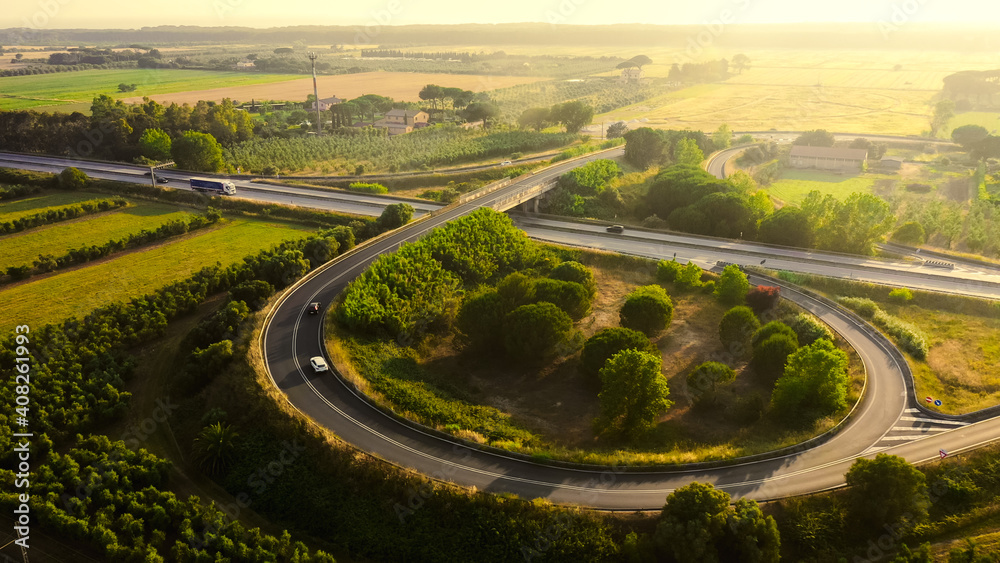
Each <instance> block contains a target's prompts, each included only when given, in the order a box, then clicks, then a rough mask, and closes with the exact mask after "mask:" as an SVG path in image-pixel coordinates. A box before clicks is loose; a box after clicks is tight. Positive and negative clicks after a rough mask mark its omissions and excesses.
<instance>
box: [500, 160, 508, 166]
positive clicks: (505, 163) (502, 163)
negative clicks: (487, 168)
mask: <svg viewBox="0 0 1000 563" xmlns="http://www.w3.org/2000/svg"><path fill="white" fill-rule="evenodd" d="M510 165H511V162H510V161H509V160H505V161H503V162H501V163H500V166H510Z"/></svg>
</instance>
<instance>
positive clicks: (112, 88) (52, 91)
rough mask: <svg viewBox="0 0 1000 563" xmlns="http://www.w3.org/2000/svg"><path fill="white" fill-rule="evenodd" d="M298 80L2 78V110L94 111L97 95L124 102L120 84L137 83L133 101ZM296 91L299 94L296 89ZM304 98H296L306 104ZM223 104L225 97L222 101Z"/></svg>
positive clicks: (182, 74)
mask: <svg viewBox="0 0 1000 563" xmlns="http://www.w3.org/2000/svg"><path fill="white" fill-rule="evenodd" d="M298 78H299V77H298V76H292V75H284V74H255V73H246V72H206V71H200V70H169V69H135V70H84V71H80V72H72V73H66V72H59V73H54V74H36V75H30V76H9V77H6V78H0V92H2V93H0V109H37V110H39V111H53V110H57V111H65V112H69V111H86V112H89V110H90V104H91V101H92V100H93V98H94V97H95V96H98V95H100V94H107V95H109V96H111V97H113V98H122V97H124V94H123V93H121V92H119V91H118V84H120V83H125V84H136V85H137V89H136V91H135V93H129V97H132V98H133V101H142V96H150V97H155V96H156V95H162V94H170V93H176V92H186V91H191V90H204V89H207V88H217V87H219V86H221V85H226V87H227V90H230V89H231V90H234V91H236V90H239V87H247V86H250V85H254V84H261V83H268V82H287V81H289V80H292V79H298ZM292 91H294V90H292ZM305 96H306V94H305V93H302V94H300V95H298V96H296V97H297V98H303V99H305ZM219 99H220V100H221V98H219ZM194 101H197V99H195V100H194Z"/></svg>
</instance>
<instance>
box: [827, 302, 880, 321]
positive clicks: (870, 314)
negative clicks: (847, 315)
mask: <svg viewBox="0 0 1000 563" xmlns="http://www.w3.org/2000/svg"><path fill="white" fill-rule="evenodd" d="M837 302H838V303H840V304H841V305H843V306H844V307H847V308H848V309H850V310H852V311H854V312H855V313H857V314H859V315H861V316H862V317H864V318H866V319H868V320H872V318H874V317H875V312H876V311H878V310H879V306H878V304H877V303H875V302H874V301H872V300H871V299H868V298H867V297H839V298H837Z"/></svg>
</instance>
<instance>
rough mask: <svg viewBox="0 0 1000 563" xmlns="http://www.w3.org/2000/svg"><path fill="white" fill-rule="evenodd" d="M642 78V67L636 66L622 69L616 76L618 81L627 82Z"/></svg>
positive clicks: (637, 80)
mask: <svg viewBox="0 0 1000 563" xmlns="http://www.w3.org/2000/svg"><path fill="white" fill-rule="evenodd" d="M641 79H642V69H641V68H637V67H629V68H623V69H622V75H621V77H619V78H618V82H622V83H624V84H628V83H629V82H639V81H640V80H641Z"/></svg>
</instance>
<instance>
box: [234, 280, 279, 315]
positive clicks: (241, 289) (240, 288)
mask: <svg viewBox="0 0 1000 563" xmlns="http://www.w3.org/2000/svg"><path fill="white" fill-rule="evenodd" d="M273 293H274V286H273V285H271V284H269V283H267V282H266V281H264V280H249V281H245V282H243V283H241V284H239V285H237V286H235V287H233V288H232V289H230V290H229V298H230V299H232V300H233V301H242V302H244V303H246V304H247V306H248V307H250V308H251V309H253V310H254V311H258V310H260V308H261V307H263V306H264V303H265V302H266V301H267V299H268V298H269V297H271V295H272V294H273Z"/></svg>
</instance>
